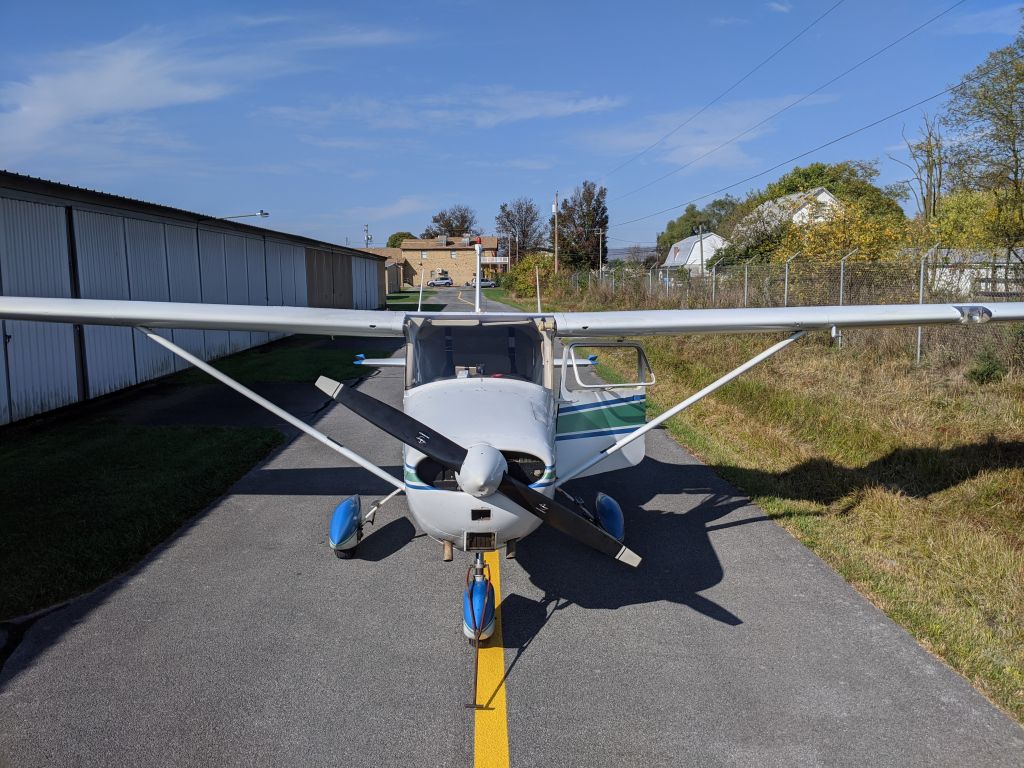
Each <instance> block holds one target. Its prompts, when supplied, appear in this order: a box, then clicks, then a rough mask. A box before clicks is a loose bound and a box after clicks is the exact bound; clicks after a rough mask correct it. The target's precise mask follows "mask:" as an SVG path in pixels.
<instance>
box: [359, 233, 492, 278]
mask: <svg viewBox="0 0 1024 768" xmlns="http://www.w3.org/2000/svg"><path fill="white" fill-rule="evenodd" d="M475 244H476V238H475V237H468V236H467V237H449V236H446V235H441V236H439V237H434V238H430V239H427V240H421V239H417V238H410V239H408V240H403V241H402V245H401V247H400V248H368V249H367V250H368V251H369V252H370V253H373V254H376V255H379V256H385V257H386V258H388V259H389V260H394V261H396V262H398V263H399V264H400V265H401V268H402V282H403V283H407V284H409V285H412V286H414V287H419V284H420V275H423V276H424V281H425V282H426V281H430V280H434V279H436V278H438V277H443V276H445V275H447V276H448V277H450V278H451V279H452V282H454V283H455V285H465V284H466V283H468V282H469V281H471V280H472V279H473V276H474V275H475V273H476V249H475V248H474V245H475ZM480 244H481V245H482V246H483V252H482V253H481V254H480V269H481V271H482V272H483V275H484V277H490V278H494V277H497V276H498V275H499V274H501V273H503V272H506V271H507V270H508V256H507V255H500V256H499V255H498V238H497V237H492V236H485V237H481V238H480Z"/></svg>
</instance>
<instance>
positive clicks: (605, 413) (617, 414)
mask: <svg viewBox="0 0 1024 768" xmlns="http://www.w3.org/2000/svg"><path fill="white" fill-rule="evenodd" d="M646 405H647V403H646V401H645V400H634V401H633V402H630V403H616V404H615V405H610V406H608V407H607V408H590V409H588V410H586V411H571V412H569V413H559V414H558V422H557V424H556V426H555V431H556V433H557V434H559V435H562V434H566V433H568V432H590V431H592V430H596V429H610V428H618V427H639V426H641V425H642V424H643V423H644V422H645V421H646V416H647V408H646Z"/></svg>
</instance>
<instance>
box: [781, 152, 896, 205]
mask: <svg viewBox="0 0 1024 768" xmlns="http://www.w3.org/2000/svg"><path fill="white" fill-rule="evenodd" d="M876 178H878V166H877V164H876V163H868V162H864V161H861V160H844V161H843V162H840V163H811V164H810V165H808V166H806V167H803V168H801V167H799V166H798V167H796V168H794V169H793V170H792V171H790V172H789V173H787V174H785V175H784V176H781V177H780V178H779V179H778V180H777V181H774V182H772V183H771V184H769V185H768V186H767V187H766V188H765V190H764V192H763V193H762V201H764V200H774V199H775V198H777V197H782V196H783V195H791V194H793V193H794V192H806V191H808V190H810V189H814V188H815V187H825V189H827V190H828V191H829V192H831V193H832V194H833V195H835V196H836V197H837V198H839V200H841V201H842V202H844V203H848V202H856V203H860V204H861V206H862V207H863V209H864V210H865V211H866V212H867V213H868V215H870V216H894V217H896V218H899V219H903V218H906V215H905V214H904V213H903V208H902V207H900V203H899V201H900V199H901V198H902V197H903V196H904V192H903V190H902V189H901V188H898V187H887V188H885V189H881V188H879V187H877V186H875V185H874V184H873V183H872V182H873V181H874V180H875V179H876Z"/></svg>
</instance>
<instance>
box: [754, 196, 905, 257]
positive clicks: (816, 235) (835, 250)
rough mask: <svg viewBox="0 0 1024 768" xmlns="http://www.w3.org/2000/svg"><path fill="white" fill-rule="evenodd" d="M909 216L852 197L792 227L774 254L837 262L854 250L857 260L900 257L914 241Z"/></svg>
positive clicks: (774, 255) (775, 255)
mask: <svg viewBox="0 0 1024 768" xmlns="http://www.w3.org/2000/svg"><path fill="white" fill-rule="evenodd" d="M910 236H911V231H910V229H909V226H908V222H907V220H906V218H905V217H904V218H898V217H895V216H879V215H878V214H877V213H876V212H875V211H873V210H872V209H871V206H870V205H869V204H867V203H865V202H864V201H851V202H847V203H844V204H843V205H840V206H836V207H835V208H831V209H829V210H828V211H826V212H824V214H823V217H822V219H821V220H820V221H818V222H817V223H814V224H806V225H803V226H791V227H789V228H788V229H787V230H786V232H785V234H784V235H783V237H782V238H781V239H780V242H779V244H778V247H777V248H776V249H775V251H774V252H773V254H772V257H771V258H772V260H773V261H785V260H786V259H788V258H789V257H790V256H793V255H795V254H800V258H801V259H804V260H811V261H815V260H820V261H829V262H836V261H838V260H839V259H840V258H842V257H843V256H845V255H846V254H849V253H852V252H855V253H854V256H853V259H854V260H855V261H880V260H886V259H893V258H895V257H897V256H898V255H899V254H900V253H901V252H902V251H903V249H904V248H906V247H907V246H908V245H910Z"/></svg>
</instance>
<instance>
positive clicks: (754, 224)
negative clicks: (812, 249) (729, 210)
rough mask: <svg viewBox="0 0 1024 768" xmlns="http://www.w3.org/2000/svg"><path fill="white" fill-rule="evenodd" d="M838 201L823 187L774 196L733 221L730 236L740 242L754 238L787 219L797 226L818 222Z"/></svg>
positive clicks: (834, 207) (838, 203)
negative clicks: (735, 221) (731, 234)
mask: <svg viewBox="0 0 1024 768" xmlns="http://www.w3.org/2000/svg"><path fill="white" fill-rule="evenodd" d="M841 205H842V203H841V202H839V198H837V197H836V196H835V195H833V194H832V193H831V192H829V191H828V190H827V189H825V188H824V187H814V188H813V189H808V190H807V191H806V192H794V193H793V194H791V195H783V196H782V197H776V198H775V199H773V200H767V201H765V202H763V203H761V204H760V205H759V206H757V208H755V209H754V210H753V211H751V212H750V213H749V214H748V215H747V216H746V217H744V219H743V220H742V221H741V222H739V224H737V225H736V229H735V231H734V232H733V237H734V238H735V239H736V240H738V241H740V242H743V241H746V240H749V239H752V238H757V237H759V236H762V235H766V234H768V233H770V232H772V231H774V230H776V229H777V228H778V227H780V226H781V225H782V224H783V223H784V222H786V221H790V222H792V223H793V224H797V225H800V226H803V225H806V224H820V223H821V222H823V221H826V220H827V219H828V217H829V215H830V214H831V213H832V211H833V210H835V209H836V208H838V207H839V206H841Z"/></svg>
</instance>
